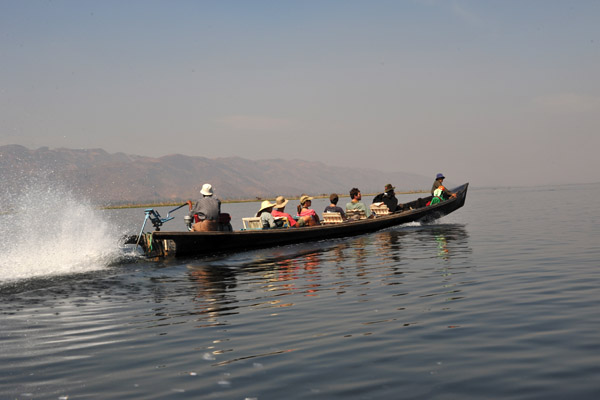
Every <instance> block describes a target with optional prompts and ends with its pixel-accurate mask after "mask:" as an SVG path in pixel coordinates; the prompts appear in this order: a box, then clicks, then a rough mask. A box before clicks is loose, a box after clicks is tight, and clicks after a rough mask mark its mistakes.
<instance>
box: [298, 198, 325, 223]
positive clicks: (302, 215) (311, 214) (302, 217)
mask: <svg viewBox="0 0 600 400" xmlns="http://www.w3.org/2000/svg"><path fill="white" fill-rule="evenodd" d="M312 199H313V198H312V197H310V196H307V195H303V196H302V197H300V204H299V205H298V217H299V218H298V226H314V225H320V224H321V222H320V221H319V216H318V215H317V213H316V212H315V210H312V209H310V208H309V207H310V206H311V204H312Z"/></svg>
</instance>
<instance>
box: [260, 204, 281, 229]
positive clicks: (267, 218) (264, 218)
mask: <svg viewBox="0 0 600 400" xmlns="http://www.w3.org/2000/svg"><path fill="white" fill-rule="evenodd" d="M273 207H275V204H273V203H271V202H270V201H269V200H265V201H263V202H262V203H261V204H260V210H258V212H257V213H256V216H257V217H260V222H261V223H262V226H263V229H269V228H276V227H277V225H275V219H274V218H273V215H271V211H272V210H273Z"/></svg>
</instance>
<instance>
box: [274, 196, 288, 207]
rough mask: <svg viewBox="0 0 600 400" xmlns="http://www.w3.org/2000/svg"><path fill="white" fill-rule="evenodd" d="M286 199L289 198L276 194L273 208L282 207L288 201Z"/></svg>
mask: <svg viewBox="0 0 600 400" xmlns="http://www.w3.org/2000/svg"><path fill="white" fill-rule="evenodd" d="M288 201H289V200H287V199H286V198H285V197H283V196H277V198H276V199H275V207H274V208H277V209H280V208H283V207H285V205H286V204H287V203H288Z"/></svg>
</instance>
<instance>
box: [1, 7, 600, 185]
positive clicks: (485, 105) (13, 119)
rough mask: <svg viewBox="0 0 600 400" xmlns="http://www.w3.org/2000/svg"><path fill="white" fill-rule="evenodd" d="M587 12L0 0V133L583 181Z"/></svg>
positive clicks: (121, 146)
mask: <svg viewBox="0 0 600 400" xmlns="http://www.w3.org/2000/svg"><path fill="white" fill-rule="evenodd" d="M598 21H600V2H598V1H546V0H543V1H459V0H457V1H441V0H440V1H438V0H422V1H417V0H414V1H410V0H407V1H369V2H366V1H8V0H0V59H1V60H2V62H0V145H5V144H22V145H24V146H27V147H29V148H38V147H41V146H48V147H51V148H54V147H68V148H103V149H105V150H107V151H109V152H125V153H131V154H139V155H148V156H162V155H167V154H173V153H181V154H186V155H191V156H204V157H209V158H215V157H227V156H240V157H244V158H249V159H265V158H269V159H270V158H296V159H303V160H311V161H322V162H324V163H327V164H330V165H336V166H348V167H353V168H361V167H370V168H378V169H382V170H386V171H406V172H413V173H419V174H422V175H425V176H432V177H433V176H434V175H435V173H437V172H440V171H441V172H444V173H445V174H446V176H447V177H449V178H450V177H451V178H452V181H453V182H456V183H460V182H463V181H470V182H471V183H472V184H476V185H482V186H488V185H493V184H497V185H500V186H511V185H532V184H551V183H579V182H592V181H593V182H597V181H598V180H600V179H599V178H598V176H597V171H598V170H600V161H598V160H599V157H598V156H597V155H596V152H597V149H598V148H599V147H600V78H599V76H600V75H599V73H598V71H600V24H599V23H598ZM394 184H401V182H397V183H394Z"/></svg>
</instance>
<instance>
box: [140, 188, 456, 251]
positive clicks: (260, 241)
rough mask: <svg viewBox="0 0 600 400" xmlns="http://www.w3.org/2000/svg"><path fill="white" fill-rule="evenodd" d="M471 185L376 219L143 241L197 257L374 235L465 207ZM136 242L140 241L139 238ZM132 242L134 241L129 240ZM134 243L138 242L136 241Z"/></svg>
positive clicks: (148, 247)
mask: <svg viewBox="0 0 600 400" xmlns="http://www.w3.org/2000/svg"><path fill="white" fill-rule="evenodd" d="M467 188H468V183H466V184H464V185H462V186H460V187H458V188H456V189H455V193H457V196H456V197H455V198H451V199H449V200H446V201H444V202H441V203H438V204H435V205H432V206H425V204H426V203H427V202H428V201H429V200H430V199H431V197H426V198H420V199H417V200H415V201H412V202H410V203H406V204H404V211H401V212H396V213H393V214H390V215H386V216H380V217H377V218H369V219H365V220H360V221H352V222H344V223H340V224H333V225H320V226H312V227H303V228H287V229H265V230H245V231H234V232H167V231H165V232H163V231H155V232H153V233H152V234H147V235H145V236H144V237H143V238H142V239H143V240H141V241H140V244H141V245H142V247H143V249H144V252H145V254H146V255H147V256H148V257H166V256H177V257H181V256H197V255H209V254H219V253H231V252H236V251H244V250H251V249H258V248H266V247H273V246H282V245H287V244H296V243H304V242H311V241H317V240H323V239H331V238H340V237H347V236H356V235H362V234H365V233H370V232H375V231H378V230H381V229H385V228H389V227H392V226H397V225H402V224H406V223H410V222H421V223H430V222H432V221H435V220H437V219H439V218H442V217H443V216H445V215H448V214H450V213H451V212H453V211H455V210H457V209H459V208H461V207H462V206H463V205H464V204H465V200H466V195H467ZM136 239H137V238H136ZM129 243H131V239H130V240H129ZM134 243H135V242H134Z"/></svg>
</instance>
